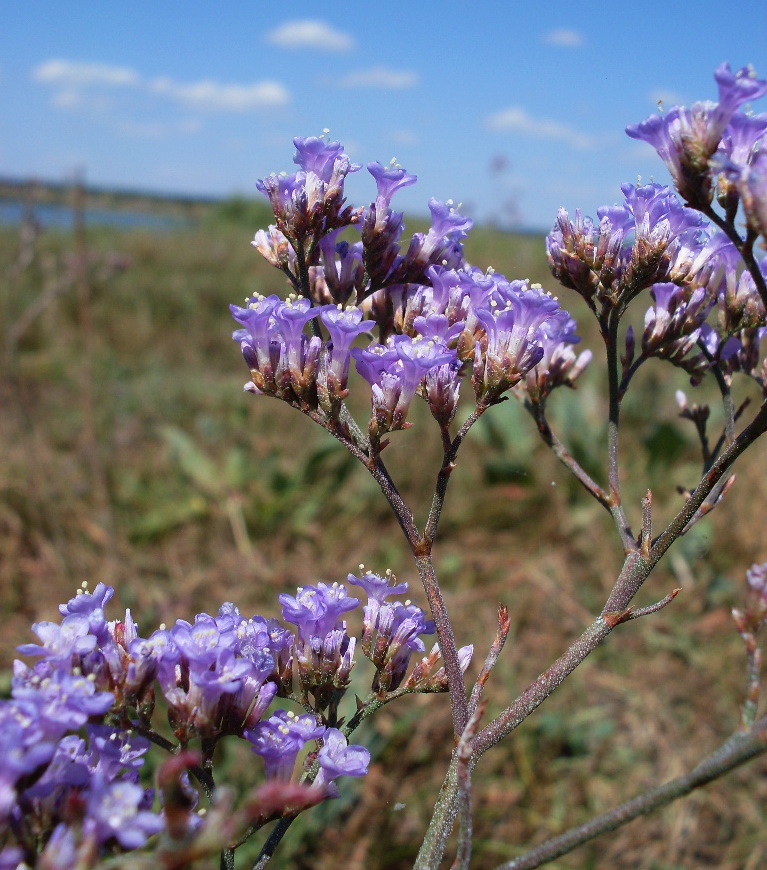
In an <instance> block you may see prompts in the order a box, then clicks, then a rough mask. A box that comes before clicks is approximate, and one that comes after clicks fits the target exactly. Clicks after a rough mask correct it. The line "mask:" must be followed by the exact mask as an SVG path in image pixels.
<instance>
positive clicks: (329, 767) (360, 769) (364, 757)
mask: <svg viewBox="0 0 767 870" xmlns="http://www.w3.org/2000/svg"><path fill="white" fill-rule="evenodd" d="M317 760H318V761H319V763H320V769H319V772H318V773H317V776H316V778H315V780H314V784H315V786H318V787H320V786H323V787H325V788H327V786H329V785H331V784H332V783H333V782H334V781H335V780H336V779H338V777H339V776H365V775H366V774H367V772H368V765H369V764H370V753H369V752H368V750H367V749H365V748H364V747H363V746H350V745H349V743H348V741H347V739H346V738H345V737H344V735H343V734H342V733H341V732H340V731H339V730H338V729H337V728H328V729H327V730H326V731H325V734H324V736H323V738H322V748H321V749H320V751H319V752H318V753H317Z"/></svg>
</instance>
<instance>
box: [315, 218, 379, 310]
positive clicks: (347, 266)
mask: <svg viewBox="0 0 767 870" xmlns="http://www.w3.org/2000/svg"><path fill="white" fill-rule="evenodd" d="M340 232H341V231H340V230H333V231H331V232H330V233H328V234H327V235H325V236H323V238H322V240H321V241H320V246H319V247H320V255H321V259H322V264H321V265H316V266H310V267H309V281H310V288H311V298H312V301H313V302H314V304H315V305H325V304H327V303H331V302H332V303H333V304H335V305H342V306H343V305H347V304H354V302H356V301H357V299H360V298H362V296H363V295H364V292H365V287H364V279H365V264H364V248H363V244H362V242H355V243H354V244H350V243H349V242H348V241H340V242H339V241H337V239H338V235H339V233H340Z"/></svg>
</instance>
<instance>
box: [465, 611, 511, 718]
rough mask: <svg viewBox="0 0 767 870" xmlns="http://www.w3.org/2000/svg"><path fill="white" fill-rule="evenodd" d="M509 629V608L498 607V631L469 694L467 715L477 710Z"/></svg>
mask: <svg viewBox="0 0 767 870" xmlns="http://www.w3.org/2000/svg"><path fill="white" fill-rule="evenodd" d="M510 628H511V620H510V619H509V608H508V607H506V605H505V604H499V605H498V631H497V632H496V633H495V639H494V640H493V645H492V646H491V647H490V651H489V652H488V654H487V658H486V659H485V663H484V665H482V670H481V671H480V672H479V676H478V677H477V679H476V680H475V682H474V688H473V689H472V692H471V698H469V715H470V716H473V715H474V711H475V710H476V709H477V705H478V704H479V699H480V698H481V697H482V690H483V689H484V687H485V683H486V682H487V678H488V677H489V676H490V672H491V671H492V670H493V668H494V667H495V664H496V662H497V661H498V656H499V655H500V654H501V650H502V649H503V647H504V644H505V643H506V638H507V637H508V636H509V629H510Z"/></svg>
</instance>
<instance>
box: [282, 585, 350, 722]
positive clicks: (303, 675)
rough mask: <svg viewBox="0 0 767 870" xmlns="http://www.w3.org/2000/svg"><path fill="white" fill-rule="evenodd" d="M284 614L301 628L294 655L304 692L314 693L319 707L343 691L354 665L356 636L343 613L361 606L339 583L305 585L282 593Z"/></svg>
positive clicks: (316, 704) (287, 619) (322, 708)
mask: <svg viewBox="0 0 767 870" xmlns="http://www.w3.org/2000/svg"><path fill="white" fill-rule="evenodd" d="M280 604H282V616H283V619H285V621H286V622H291V623H293V624H294V625H295V626H296V627H297V629H298V638H297V640H296V649H295V656H296V662H297V664H298V676H299V681H300V683H301V689H302V692H303V694H304V696H306V695H307V693H311V694H312V695H313V696H314V699H315V706H316V709H317V710H324V709H325V708H326V707H327V706H328V705H329V704H331V703H335V701H336V700H337V699H338V698H340V697H341V695H343V693H344V692H345V691H346V689H347V687H348V685H349V675H350V673H351V670H352V668H353V667H354V650H355V646H356V639H355V638H350V637H349V635H348V633H347V631H346V622H345V621H343V620H342V619H341V616H342V615H343V614H345V613H347V612H349V611H350V610H353V609H354V608H355V607H357V606H358V604H359V600H358V599H356V598H351V597H349V596H348V594H347V592H346V589H345V588H344V587H343V586H342V585H341V584H339V583H333V584H332V585H331V586H328V585H327V584H325V583H318V584H317V586H302V587H299V589H298V594H297V595H296V597H293V596H291V595H285V594H283V595H280Z"/></svg>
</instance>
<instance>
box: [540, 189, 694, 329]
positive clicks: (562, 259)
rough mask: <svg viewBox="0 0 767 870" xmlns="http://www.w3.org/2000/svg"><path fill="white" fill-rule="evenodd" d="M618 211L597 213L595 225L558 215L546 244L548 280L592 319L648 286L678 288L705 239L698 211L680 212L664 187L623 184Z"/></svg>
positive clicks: (614, 208)
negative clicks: (578, 299)
mask: <svg viewBox="0 0 767 870" xmlns="http://www.w3.org/2000/svg"><path fill="white" fill-rule="evenodd" d="M621 190H622V192H623V195H624V200H623V203H622V204H621V205H617V206H603V207H601V208H599V209H597V216H598V218H599V222H598V224H595V223H594V221H593V220H592V219H591V218H588V217H587V218H583V217H582V216H581V214H580V212H576V217H575V221H572V220H571V219H570V216H569V215H568V213H567V212H566V211H565V210H564V209H560V210H559V213H558V215H557V222H556V224H555V225H554V229H553V230H552V231H551V233H549V235H548V237H547V239H546V252H547V256H548V260H549V266H550V267H551V271H552V273H553V274H554V277H555V278H557V280H558V281H559V282H560V283H561V284H563V285H564V286H565V287H568V288H570V289H572V290H575V291H577V292H578V293H579V294H580V295H581V296H582V297H583V298H584V299H585V300H586V302H588V304H589V306H590V307H591V308H592V310H594V311H595V312H597V310H598V309H597V303H600V306H601V310H602V311H603V312H607V311H609V310H611V309H612V308H618V309H619V310H621V311H622V310H624V309H625V307H626V306H627V305H628V303H629V302H630V301H631V300H632V299H633V298H634V297H636V296H637V294H639V293H640V292H641V291H642V290H646V289H648V288H650V287H652V285H653V284H657V283H663V282H672V283H674V284H679V285H684V284H688V283H690V282H691V281H692V280H693V279H694V275H692V274H691V268H692V265H693V263H694V262H695V258H696V256H697V255H698V254H700V252H701V251H702V250H703V249H704V248H705V246H706V244H707V242H708V241H709V238H710V233H709V228H708V224H707V222H706V221H705V219H704V218H703V217H702V215H700V213H699V212H696V211H694V210H693V209H690V208H685V207H684V206H682V204H681V203H680V202H679V200H678V199H677V198H676V196H675V195H674V194H673V193H672V192H671V190H670V189H669V188H668V187H663V186H661V185H659V184H646V185H641V186H639V187H637V186H634V185H632V184H624V185H623V186H622V187H621Z"/></svg>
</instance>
